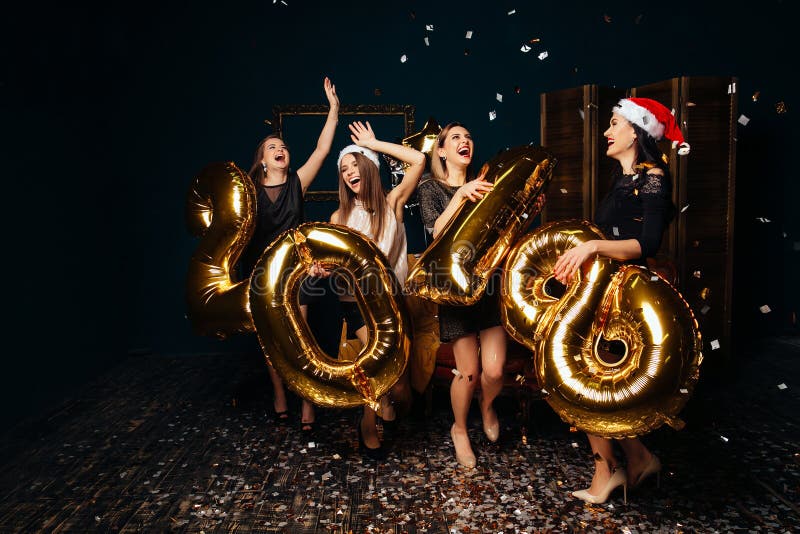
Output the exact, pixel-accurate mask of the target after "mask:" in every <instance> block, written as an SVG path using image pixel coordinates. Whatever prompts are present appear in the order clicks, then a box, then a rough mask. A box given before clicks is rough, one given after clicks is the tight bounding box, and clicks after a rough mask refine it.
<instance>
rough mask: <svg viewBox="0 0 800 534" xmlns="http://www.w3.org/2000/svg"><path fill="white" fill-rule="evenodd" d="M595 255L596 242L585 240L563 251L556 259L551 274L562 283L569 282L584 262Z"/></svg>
mask: <svg viewBox="0 0 800 534" xmlns="http://www.w3.org/2000/svg"><path fill="white" fill-rule="evenodd" d="M596 257H597V242H596V241H595V240H591V241H586V242H584V243H581V244H580V245H578V246H577V247H574V248H571V249H569V250H566V251H564V253H563V254H562V255H561V256H559V257H558V259H557V260H556V265H555V267H554V268H553V276H554V277H555V279H556V280H558V281H559V282H561V283H562V284H567V283H569V281H570V280H572V277H573V276H575V273H576V272H577V271H578V268H580V267H581V266H582V265H583V264H584V263H586V262H587V261H589V260H593V259H594V258H596Z"/></svg>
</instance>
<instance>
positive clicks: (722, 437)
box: [719, 434, 730, 443]
mask: <svg viewBox="0 0 800 534" xmlns="http://www.w3.org/2000/svg"><path fill="white" fill-rule="evenodd" d="M719 439H721V440H722V441H724V442H725V443H728V441H730V440H729V439H728V438H726V437H725V436H723V435H722V434H720V435H719Z"/></svg>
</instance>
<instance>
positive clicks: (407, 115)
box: [264, 104, 415, 202]
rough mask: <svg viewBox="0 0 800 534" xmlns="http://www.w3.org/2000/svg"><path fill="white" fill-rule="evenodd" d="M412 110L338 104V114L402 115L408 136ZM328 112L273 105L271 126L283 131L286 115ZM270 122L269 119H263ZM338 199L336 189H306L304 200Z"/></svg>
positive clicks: (313, 107)
mask: <svg viewBox="0 0 800 534" xmlns="http://www.w3.org/2000/svg"><path fill="white" fill-rule="evenodd" d="M414 111H415V108H414V106H412V105H401V104H351V105H347V104H345V105H341V106H339V116H340V117H342V116H359V115H361V116H371V117H375V116H385V117H397V116H401V117H403V129H404V131H403V132H402V136H401V135H400V133H399V132H398V136H399V137H403V138H405V137H408V136H409V135H411V133H412V132H413V130H414ZM327 114H328V106H327V105H322V104H298V105H284V106H273V108H272V121H271V124H272V127H273V129H274V130H275V131H276V132H283V126H284V120H285V119H286V118H287V117H297V116H309V115H319V116H321V117H325V116H326V115H327ZM264 122H265V123H268V124H269V123H270V121H268V120H267V121H264ZM338 199H339V196H338V192H337V191H307V192H306V195H305V200H306V202H320V201H337V200H338Z"/></svg>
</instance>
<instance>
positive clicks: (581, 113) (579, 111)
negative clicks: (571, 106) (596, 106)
mask: <svg viewBox="0 0 800 534" xmlns="http://www.w3.org/2000/svg"><path fill="white" fill-rule="evenodd" d="M578 115H580V116H581V120H584V119H585V118H586V117H585V113H584V112H583V110H582V109H578Z"/></svg>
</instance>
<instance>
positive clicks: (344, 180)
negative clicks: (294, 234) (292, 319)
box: [311, 121, 425, 459]
mask: <svg viewBox="0 0 800 534" xmlns="http://www.w3.org/2000/svg"><path fill="white" fill-rule="evenodd" d="M349 128H350V133H351V135H350V138H351V139H352V140H353V143H354V144H352V145H348V146H346V147H345V148H343V149H342V151H341V152H339V159H338V161H337V167H338V169H339V208H338V209H337V210H336V211H335V212H333V214H332V215H331V222H332V223H336V224H343V225H345V226H347V227H349V228H353V229H354V230H358V231H359V232H361V233H362V234H364V235H366V236H367V237H369V238H370V239H372V240H373V241H374V242H375V243H376V244H377V245H378V248H380V249H381V252H383V253H384V255H385V256H386V258H387V259H388V260H389V263H390V264H391V265H392V267H393V270H394V273H395V275H396V276H397V279H398V280H399V281H400V284H401V286H402V285H403V284H404V283H405V280H406V275H407V274H408V251H407V245H406V231H405V226H403V209H404V207H405V204H406V202H407V201H408V199H409V197H410V196H411V194H412V193H413V192H414V190H415V189H416V188H417V184H418V183H419V178H420V176H422V172H423V171H424V170H425V154H423V153H422V152H420V151H418V150H415V149H414V148H411V147H409V146H405V145H401V144H397V143H390V142H388V141H382V140H380V139H377V138H376V137H375V133H374V132H373V131H372V127H371V126H370V124H369V122H366V123H362V122H360V121H355V122H353V123H351V124H350V125H349ZM379 152H380V153H383V154H386V155H388V156H391V157H392V158H394V159H396V160H399V161H401V162H402V163H404V164H406V165H407V167H406V168H405V172H404V174H403V179H402V181H401V182H400V183H399V184H397V185H396V186H395V187H394V189H392V190H391V191H389V192H388V193H386V192H384V189H383V186H382V185H381V177H380V165H381V164H380V159H379V158H378V153H379ZM311 274H313V275H316V276H323V277H325V276H330V274H331V273H330V272H329V271H326V270H325V269H323V268H322V267H321V266H318V265H315V266H313V267H312V272H311ZM339 302H340V304H341V309H342V312H343V315H344V318H345V322H346V323H347V330H348V334H350V335H355V336H356V337H357V338H358V339H359V340H360V341H361V343H362V344H364V345H366V343H367V326H366V324H365V323H364V318H363V317H362V316H361V312H360V311H359V309H358V303H357V302H356V299H355V297H354V296H353V295H352V294H344V295H340V296H339ZM348 337H349V336H348ZM409 388H410V386H409V383H408V375H407V374H404V375H403V376H402V377H401V378H400V380H398V382H397V384H395V386H394V387H393V388H392V390H391V392H390V394H394V395H396V396H397V397H399V398H407V397H408V396H409V395H410V390H409ZM389 396H390V395H384V396H383V397H381V399H380V402H381V411H382V413H381V417H382V418H383V420H384V422H386V421H394V418H395V416H396V414H395V413H394V407H393V405H392V401H391V400H390V399H389ZM376 425H377V414H376V413H375V411H374V410H372V409H371V408H369V407H366V406H365V407H364V413H363V415H362V417H361V419H360V420H359V422H358V437H359V449H360V450H361V451H362V452H364V453H365V454H366V455H367V456H369V457H371V458H374V459H381V458H383V457H384V456H385V454H386V451H385V448H384V446H383V443H381V441H380V439H379V437H378V429H377V426H376Z"/></svg>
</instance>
